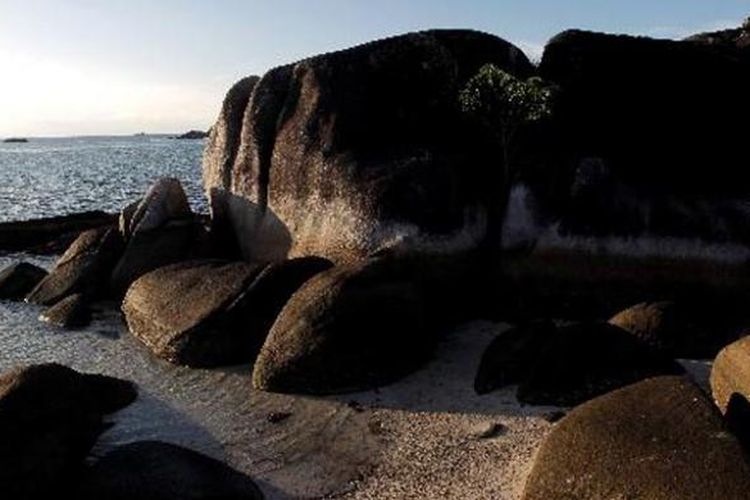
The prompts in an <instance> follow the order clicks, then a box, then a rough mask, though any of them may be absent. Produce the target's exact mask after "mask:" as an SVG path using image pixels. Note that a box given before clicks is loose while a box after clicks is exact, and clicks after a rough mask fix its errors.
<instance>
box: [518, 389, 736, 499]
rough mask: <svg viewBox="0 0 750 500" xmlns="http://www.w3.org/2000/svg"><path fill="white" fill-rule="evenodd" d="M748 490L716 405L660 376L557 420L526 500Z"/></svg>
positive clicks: (718, 495)
mask: <svg viewBox="0 0 750 500" xmlns="http://www.w3.org/2000/svg"><path fill="white" fill-rule="evenodd" d="M696 457H700V459H696ZM748 491H750V466H749V465H748V462H747V460H746V458H745V455H744V454H743V450H742V447H741V446H740V444H739V443H738V442H737V440H736V439H735V438H733V437H732V436H731V435H730V434H729V433H728V432H726V431H725V430H724V426H723V424H722V421H721V418H720V417H719V415H718V414H717V412H716V410H715V408H714V407H713V404H712V403H711V401H709V400H708V399H707V398H706V397H705V396H704V395H703V393H702V391H701V390H700V389H699V388H698V387H697V386H695V385H694V384H693V383H692V382H690V381H688V380H687V379H684V378H680V377H658V378H654V379H649V380H646V381H643V382H640V383H638V384H635V385H632V386H629V387H626V388H624V389H621V390H618V391H615V392H613V393H610V394H607V395H605V396H602V397H600V398H597V399H595V400H593V401H589V402H588V403H586V404H584V405H581V406H579V407H577V408H575V409H574V410H573V411H571V412H570V413H569V414H568V416H566V417H565V418H564V419H563V420H562V421H560V422H559V423H557V424H556V427H555V429H554V430H553V431H552V433H551V434H550V435H549V437H548V438H547V439H546V440H545V442H544V443H543V444H542V447H541V449H540V450H539V452H538V454H537V456H536V459H535V463H534V467H533V469H532V471H531V475H530V476H529V478H528V481H527V483H526V488H525V491H524V494H523V497H522V498H523V500H548V499H555V498H575V499H579V500H599V499H602V498H644V499H645V498H648V499H651V500H672V499H676V498H695V499H698V498H700V499H716V500H719V499H725V498H733V499H735V498H736V499H740V498H746V497H747V492H748Z"/></svg>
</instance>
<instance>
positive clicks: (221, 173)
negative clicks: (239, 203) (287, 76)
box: [203, 76, 260, 196]
mask: <svg viewBox="0 0 750 500" xmlns="http://www.w3.org/2000/svg"><path fill="white" fill-rule="evenodd" d="M259 80H260V77H257V76H248V77H247V78H243V79H242V80H240V81H239V82H237V83H235V84H234V85H233V86H232V88H231V89H229V92H227V95H226V97H225V98H224V103H223V105H222V107H221V113H220V114H219V118H218V119H217V120H216V124H215V125H214V126H213V128H212V129H211V135H210V137H209V139H208V144H206V149H205V151H204V153H203V156H204V159H203V185H204V187H205V188H206V191H207V193H208V195H209V196H211V191H212V189H214V188H220V189H223V190H227V191H228V190H229V188H230V186H231V180H232V166H233V165H234V160H235V158H236V156H237V150H238V149H239V147H240V139H241V133H242V118H243V115H244V114H245V109H247V104H248V102H249V101H250V96H251V95H252V93H253V89H255V86H256V85H257V84H258V81H259Z"/></svg>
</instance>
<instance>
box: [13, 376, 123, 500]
mask: <svg viewBox="0 0 750 500" xmlns="http://www.w3.org/2000/svg"><path fill="white" fill-rule="evenodd" d="M135 397H136V391H135V388H134V386H133V385H132V384H131V383H129V382H126V381H123V380H118V379H113V378H110V377H104V376H101V375H88V374H81V373H78V372H76V371H74V370H72V369H70V368H67V367H64V366H61V365H56V364H46V365H36V366H29V367H25V368H17V369H13V370H10V371H7V372H5V373H3V374H2V375H0V442H2V446H0V484H2V485H3V486H2V488H3V492H2V494H3V498H9V499H22V498H53V497H57V496H59V495H61V494H64V492H65V491H66V489H67V488H70V487H72V483H73V482H74V481H75V480H76V479H77V478H78V474H79V472H80V470H81V469H82V467H83V460H84V458H85V457H86V455H87V454H88V452H89V450H90V449H91V447H92V446H93V444H94V442H95V440H96V439H97V437H98V436H99V434H100V433H101V432H102V431H104V430H105V428H106V426H105V424H104V422H103V416H104V415H106V414H108V413H112V412H114V411H116V410H118V409H120V408H122V407H124V406H127V405H128V404H130V403H131V402H132V401H133V400H134V399H135Z"/></svg>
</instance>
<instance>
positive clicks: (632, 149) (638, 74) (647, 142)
mask: <svg viewBox="0 0 750 500" xmlns="http://www.w3.org/2000/svg"><path fill="white" fill-rule="evenodd" d="M540 72H541V74H542V76H543V77H544V78H546V79H548V80H550V81H553V82H555V83H557V84H559V85H560V86H561V89H562V90H561V94H560V102H559V109H558V110H557V117H558V119H559V120H560V121H561V132H566V131H567V133H566V134H565V142H566V143H568V144H570V147H571V149H572V150H573V151H574V152H578V153H586V156H595V157H601V158H603V159H604V160H605V161H606V162H607V163H608V164H610V165H611V168H612V169H613V173H614V175H615V176H616V177H617V178H619V179H622V180H625V181H626V182H627V183H629V184H631V185H634V186H644V187H648V188H650V189H653V190H659V189H662V190H664V189H666V190H667V191H668V192H676V191H677V192H683V193H701V194H705V193H711V192H713V193H717V194H730V193H734V194H738V191H739V194H746V193H745V189H744V187H743V186H744V185H745V184H743V183H742V181H746V180H747V179H748V175H747V174H745V173H744V172H740V171H738V170H737V169H736V168H735V167H734V166H733V165H735V164H736V161H737V159H738V158H743V157H744V153H745V152H744V144H745V140H744V138H743V135H744V134H742V132H741V130H740V128H741V127H737V126H736V124H737V123H742V121H743V117H745V116H747V111H748V110H750V99H749V98H748V97H747V92H746V91H745V89H747V85H748V83H750V67H749V66H748V65H747V64H746V63H745V62H743V61H741V60H739V59H738V58H737V57H736V55H735V54H733V53H731V52H725V51H720V50H714V49H712V48H710V47H706V46H701V45H699V44H692V43H685V42H674V41H669V40H653V39H648V38H635V37H629V36H616V35H606V34H600V33H591V32H584V31H566V32H564V33H561V34H560V35H557V36H556V37H555V38H553V39H552V40H551V41H550V42H549V43H548V45H547V47H546V49H545V53H544V58H543V60H542V64H541V67H540ZM580 157H581V156H579V158H580ZM708 165H711V166H712V167H711V171H710V175H707V171H706V168H707V166H708ZM738 181H739V182H740V184H739V185H737V184H736V183H737V182H738Z"/></svg>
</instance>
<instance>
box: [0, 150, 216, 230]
mask: <svg viewBox="0 0 750 500" xmlns="http://www.w3.org/2000/svg"><path fill="white" fill-rule="evenodd" d="M203 145H204V141H195V140H175V139H170V138H169V137H166V136H145V137H136V136H133V137H71V138H39V139H30V142H28V143H25V144H8V143H0V222H4V221H12V220H25V219H30V218H36V217H48V216H53V215H64V214H69V213H74V212H81V211H85V210H106V211H111V212H116V211H119V210H120V209H121V208H122V207H123V206H124V205H126V204H128V203H129V202H131V201H133V200H135V199H137V198H139V197H140V196H142V195H143V193H144V191H145V190H146V189H148V186H149V185H151V183H152V182H153V181H154V180H155V179H157V178H159V177H164V176H171V177H177V178H178V179H180V180H181V181H182V183H183V186H184V188H185V191H186V192H187V194H188V197H189V199H190V203H191V205H192V206H193V210H196V211H201V212H205V211H206V205H205V200H204V197H203V190H202V188H201V168H200V163H201V155H202V153H203Z"/></svg>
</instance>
